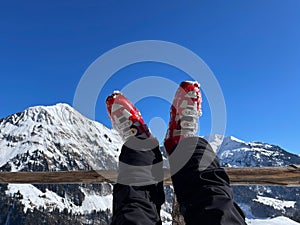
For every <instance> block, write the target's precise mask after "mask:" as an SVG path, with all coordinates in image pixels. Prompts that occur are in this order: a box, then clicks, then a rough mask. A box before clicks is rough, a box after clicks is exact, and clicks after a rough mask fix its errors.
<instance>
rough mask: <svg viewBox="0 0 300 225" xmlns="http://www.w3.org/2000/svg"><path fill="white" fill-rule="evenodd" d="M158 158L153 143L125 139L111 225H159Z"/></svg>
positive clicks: (160, 185) (161, 199)
mask: <svg viewBox="0 0 300 225" xmlns="http://www.w3.org/2000/svg"><path fill="white" fill-rule="evenodd" d="M162 181H163V170H162V156H161V153H160V149H159V143H158V142H157V140H155V139H147V140H140V139H137V138H135V137H133V138H131V139H129V140H128V141H127V142H126V143H125V144H124V145H123V147H122V150H121V155H120V157H119V175H118V182H117V184H115V185H114V189H113V217H112V223H111V224H112V225H120V224H126V225H131V224H133V225H148V224H149V225H159V224H161V218H160V209H161V205H162V204H163V203H164V201H165V196H164V190H163V182H162Z"/></svg>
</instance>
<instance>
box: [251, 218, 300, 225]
mask: <svg viewBox="0 0 300 225" xmlns="http://www.w3.org/2000/svg"><path fill="white" fill-rule="evenodd" d="M246 223H247V224H248V225H266V224H268V225H283V224H284V225H300V223H297V222H295V221H293V220H291V219H289V218H286V217H284V216H279V217H276V218H272V219H246Z"/></svg>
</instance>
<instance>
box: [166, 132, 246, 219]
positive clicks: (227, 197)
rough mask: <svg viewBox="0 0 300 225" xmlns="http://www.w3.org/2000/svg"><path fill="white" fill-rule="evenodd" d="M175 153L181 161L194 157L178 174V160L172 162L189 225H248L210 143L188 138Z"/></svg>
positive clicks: (200, 139) (178, 196) (177, 188)
mask: <svg viewBox="0 0 300 225" xmlns="http://www.w3.org/2000/svg"><path fill="white" fill-rule="evenodd" d="M175 151H176V152H177V151H178V152H177V153H179V158H184V156H183V155H182V157H180V154H187V155H189V154H190V156H191V157H190V158H189V160H187V163H186V164H185V165H184V166H183V167H182V168H181V169H180V170H179V171H178V172H177V173H175V172H176V171H174V169H175V168H176V167H178V156H177V157H175V158H173V159H172V157H170V158H169V160H170V166H171V172H172V174H174V175H173V176H172V181H173V185H174V190H175V193H176V196H177V199H178V203H179V206H180V211H181V213H182V215H183V217H184V219H185V222H186V224H187V225H193V224H197V225H245V224H246V223H245V216H244V213H243V211H242V210H241V209H240V208H239V206H238V205H237V204H236V203H235V202H234V200H233V193H232V188H231V187H230V184H229V178H228V175H227V174H226V172H225V170H224V169H223V168H220V164H219V160H218V158H217V157H216V155H215V153H214V151H213V150H212V148H211V146H210V145H209V143H208V142H207V141H206V140H204V139H202V138H200V137H191V138H186V139H183V140H182V141H180V142H179V144H178V146H177V148H176V149H175ZM175 151H174V153H175ZM174 153H172V155H173V154H174ZM172 155H171V156H172ZM175 155H176V154H175ZM179 161H180V159H179ZM176 163H177V164H176Z"/></svg>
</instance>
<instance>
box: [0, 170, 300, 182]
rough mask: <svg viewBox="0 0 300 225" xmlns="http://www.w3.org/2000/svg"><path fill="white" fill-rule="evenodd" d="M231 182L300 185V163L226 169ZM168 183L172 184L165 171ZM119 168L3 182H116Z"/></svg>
mask: <svg viewBox="0 0 300 225" xmlns="http://www.w3.org/2000/svg"><path fill="white" fill-rule="evenodd" d="M225 170H226V172H227V173H228V175H229V177H230V180H231V184H232V185H270V186H273V185H280V186H300V166H299V165H298V166H295V165H293V166H286V167H244V168H225ZM164 173H165V181H164V183H165V185H169V184H172V182H171V179H170V171H169V170H167V169H166V170H165V171H164ZM116 179H117V171H112V170H97V171H93V170H91V171H58V172H50V171H49V172H0V183H19V184H25V183H28V184H80V183H85V184H91V183H101V182H110V183H113V182H116Z"/></svg>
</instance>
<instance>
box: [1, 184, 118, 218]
mask: <svg viewBox="0 0 300 225" xmlns="http://www.w3.org/2000/svg"><path fill="white" fill-rule="evenodd" d="M18 192H19V193H20V194H21V195H22V196H23V197H22V199H21V200H20V201H21V202H22V204H23V205H24V212H25V213H26V211H27V210H33V209H34V208H37V209H39V208H44V209H47V210H49V211H52V210H54V209H55V208H58V209H59V211H63V210H64V209H65V208H67V209H68V212H70V211H72V212H73V213H81V214H85V213H90V212H92V211H93V210H96V211H99V210H103V211H105V210H107V209H109V210H110V211H112V198H113V197H112V194H110V195H106V196H99V195H96V194H88V193H86V192H84V195H85V198H84V200H83V202H82V205H81V206H77V205H75V204H74V203H73V202H72V201H71V200H70V199H68V198H67V197H66V198H62V197H60V196H59V195H57V194H56V193H55V192H52V191H49V190H47V189H46V192H45V193H44V192H42V191H40V190H39V189H38V188H36V187H34V186H33V185H31V184H9V185H8V190H7V191H6V194H7V195H9V194H11V195H13V194H15V193H18Z"/></svg>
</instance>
